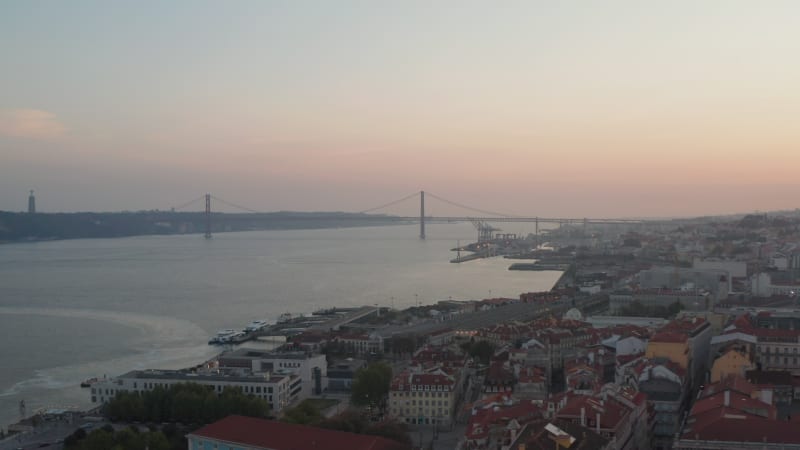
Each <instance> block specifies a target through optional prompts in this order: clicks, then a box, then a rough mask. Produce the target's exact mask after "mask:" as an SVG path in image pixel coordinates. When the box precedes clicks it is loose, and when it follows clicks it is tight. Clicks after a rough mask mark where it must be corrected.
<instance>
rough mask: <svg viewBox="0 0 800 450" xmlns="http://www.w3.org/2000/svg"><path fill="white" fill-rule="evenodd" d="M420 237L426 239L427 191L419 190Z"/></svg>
mask: <svg viewBox="0 0 800 450" xmlns="http://www.w3.org/2000/svg"><path fill="white" fill-rule="evenodd" d="M419 238H420V239H425V191H419Z"/></svg>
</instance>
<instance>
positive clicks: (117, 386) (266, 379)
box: [90, 370, 303, 413]
mask: <svg viewBox="0 0 800 450" xmlns="http://www.w3.org/2000/svg"><path fill="white" fill-rule="evenodd" d="M178 383H196V384H201V385H204V386H209V387H210V388H211V389H212V390H213V391H214V392H216V393H218V394H221V393H222V391H223V390H225V389H227V388H236V389H240V390H241V391H242V392H243V393H245V394H247V395H253V396H256V397H258V398H262V399H264V400H266V401H267V402H268V403H269V406H270V409H271V410H272V411H274V412H276V413H277V412H280V411H282V410H283V409H284V408H285V407H287V406H289V405H291V404H292V403H294V402H295V401H296V400H297V399H298V397H299V395H300V392H301V391H302V389H303V387H302V381H301V379H300V377H298V376H297V375H288V374H286V375H270V374H262V375H224V374H201V373H193V372H186V371H180V370H133V371H131V372H128V373H126V374H124V375H120V376H118V377H116V378H108V379H105V380H103V381H100V382H98V383H95V384H93V385H92V387H91V391H90V393H91V398H92V403H105V402H108V401H109V400H111V399H112V398H114V396H116V395H117V393H119V392H146V391H150V390H153V389H155V388H156V387H161V388H168V387H170V386H172V385H174V384H178Z"/></svg>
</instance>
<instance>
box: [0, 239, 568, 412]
mask: <svg viewBox="0 0 800 450" xmlns="http://www.w3.org/2000/svg"><path fill="white" fill-rule="evenodd" d="M512 231H517V230H512ZM519 231H522V230H519ZM416 233H417V228H416V226H413V225H409V226H393V227H376V228H357V229H337V230H313V231H257V232H246V233H228V234H218V235H216V236H215V237H214V239H213V240H210V241H205V240H204V239H202V237H200V236H197V235H188V236H143V237H134V238H125V239H98V240H72V241H57V242H45V243H29V244H14V245H3V246H0V327H1V328H2V330H3V333H2V335H3V342H2V344H1V345H0V349H1V350H0V361H2V365H3V370H0V425H6V424H8V423H11V422H13V421H15V420H16V419H17V416H18V404H19V401H20V399H25V401H26V403H27V406H28V412H29V413H30V412H32V411H34V410H36V409H38V408H41V407H43V406H67V405H75V406H87V405H88V402H87V400H88V395H87V393H86V390H81V389H80V388H79V387H78V383H79V382H80V381H81V380H83V379H85V378H87V377H91V376H102V375H103V374H108V375H116V374H119V373H122V372H125V371H128V370H131V369H134V368H178V367H185V366H189V365H192V364H197V363H199V362H202V361H203V360H205V359H206V358H209V357H210V356H212V355H213V348H211V347H209V346H208V345H206V342H207V340H208V338H209V336H210V335H212V334H214V333H215V332H216V330H218V329H222V328H243V327H244V325H246V324H247V323H248V322H250V321H251V320H254V319H269V320H273V321H274V320H275V319H276V318H277V317H278V316H279V315H280V314H282V313H284V312H290V313H310V312H311V311H313V310H315V309H319V308H323V307H331V306H358V305H365V304H369V305H374V304H376V303H377V304H380V305H384V306H390V305H391V304H392V303H394V306H395V307H398V308H400V307H405V306H411V305H413V304H414V302H415V294H417V296H418V298H419V299H420V301H422V302H423V303H434V302H435V301H437V300H442V299H448V298H453V299H459V300H464V299H479V298H485V297H488V296H489V295H490V293H491V295H492V296H508V297H516V296H518V295H519V293H520V292H527V291H537V290H547V289H549V288H550V287H551V286H552V285H553V283H554V282H555V281H556V279H557V278H558V275H559V274H558V273H555V272H521V271H508V270H506V269H507V267H508V265H509V264H510V262H509V261H508V260H503V259H498V258H495V259H492V260H480V261H473V262H470V263H466V264H450V263H449V262H448V261H449V259H450V258H451V257H453V256H454V255H453V254H452V253H451V252H450V251H449V249H450V248H452V247H454V246H455V245H456V241H457V240H458V239H460V240H462V242H467V241H470V240H474V238H475V231H474V230H473V229H472V227H471V226H470V225H468V224H454V225H432V226H429V228H428V235H429V238H428V240H426V241H420V240H419V239H417V238H416ZM392 298H393V299H392Z"/></svg>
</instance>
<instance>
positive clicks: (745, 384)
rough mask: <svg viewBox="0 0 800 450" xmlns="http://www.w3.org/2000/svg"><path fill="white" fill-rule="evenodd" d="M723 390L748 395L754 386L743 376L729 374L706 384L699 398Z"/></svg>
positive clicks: (751, 392)
mask: <svg viewBox="0 0 800 450" xmlns="http://www.w3.org/2000/svg"><path fill="white" fill-rule="evenodd" d="M725 390H731V391H735V392H739V393H742V394H744V395H746V396H748V397H750V396H752V395H753V391H754V390H755V386H753V384H752V383H750V382H749V381H747V380H746V379H745V378H744V377H743V376H741V375H735V374H731V375H728V376H726V377H725V378H723V379H722V380H720V381H718V382H716V383H712V384H709V385H708V386H706V387H705V389H703V392H702V393H701V394H700V398H703V397H708V396H710V395H714V394H716V393H718V392H723V391H725Z"/></svg>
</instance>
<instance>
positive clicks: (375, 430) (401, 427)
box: [364, 420, 411, 447]
mask: <svg viewBox="0 0 800 450" xmlns="http://www.w3.org/2000/svg"><path fill="white" fill-rule="evenodd" d="M364 434H370V435H373V436H381V437H385V438H386V439H391V440H393V441H397V442H399V443H401V444H404V445H406V446H408V447H411V437H410V436H409V435H408V425H406V424H404V423H402V422H398V421H396V420H387V421H384V422H380V423H376V424H375V425H372V426H370V427H368V428H367V429H366V430H364Z"/></svg>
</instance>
